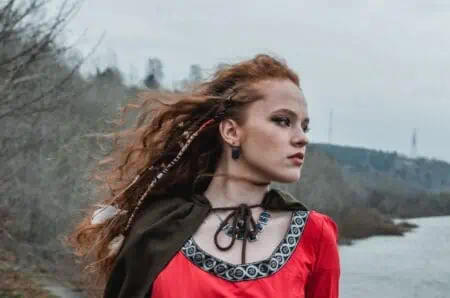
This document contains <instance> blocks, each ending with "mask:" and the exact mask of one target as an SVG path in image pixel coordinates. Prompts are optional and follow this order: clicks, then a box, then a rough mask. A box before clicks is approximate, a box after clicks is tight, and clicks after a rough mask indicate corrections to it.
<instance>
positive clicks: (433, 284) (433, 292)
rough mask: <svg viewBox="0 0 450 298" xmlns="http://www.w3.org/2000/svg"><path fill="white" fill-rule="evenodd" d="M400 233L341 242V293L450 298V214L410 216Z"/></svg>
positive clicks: (371, 296) (349, 296)
mask: <svg viewBox="0 0 450 298" xmlns="http://www.w3.org/2000/svg"><path fill="white" fill-rule="evenodd" d="M409 221H410V222H413V223H417V224H418V225H419V228H417V229H415V230H414V231H412V232H409V233H407V234H405V236H403V237H393V236H387V237H386V236H377V237H372V238H369V239H366V240H360V241H357V242H355V244H354V245H352V246H341V247H340V248H339V250H340V255H341V269H342V276H341V291H340V293H341V295H340V297H342V298H354V297H355V298H356V297H364V298H380V297H381V298H413V297H427V298H450V217H449V216H445V217H429V218H420V219H411V220H409Z"/></svg>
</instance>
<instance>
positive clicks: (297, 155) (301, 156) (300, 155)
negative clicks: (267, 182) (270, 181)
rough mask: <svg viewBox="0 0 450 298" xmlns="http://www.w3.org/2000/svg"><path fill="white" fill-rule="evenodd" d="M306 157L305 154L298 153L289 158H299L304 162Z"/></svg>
mask: <svg viewBox="0 0 450 298" xmlns="http://www.w3.org/2000/svg"><path fill="white" fill-rule="evenodd" d="M304 157H305V154H303V153H301V152H298V153H295V154H292V155H290V156H288V158H299V159H301V160H303V159H304Z"/></svg>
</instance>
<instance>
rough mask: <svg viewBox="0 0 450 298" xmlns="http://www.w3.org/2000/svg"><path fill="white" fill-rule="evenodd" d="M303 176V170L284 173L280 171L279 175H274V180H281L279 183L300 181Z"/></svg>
mask: <svg viewBox="0 0 450 298" xmlns="http://www.w3.org/2000/svg"><path fill="white" fill-rule="evenodd" d="M300 177H301V172H300V170H297V171H295V172H294V171H285V172H284V173H280V174H278V175H276V176H275V177H273V179H272V180H273V181H276V182H279V183H286V184H289V183H294V182H298V181H299V180H300Z"/></svg>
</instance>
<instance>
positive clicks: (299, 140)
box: [292, 128, 309, 147]
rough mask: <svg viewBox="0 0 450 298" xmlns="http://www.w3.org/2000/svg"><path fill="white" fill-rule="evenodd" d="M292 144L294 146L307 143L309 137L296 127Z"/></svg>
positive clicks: (301, 145)
mask: <svg viewBox="0 0 450 298" xmlns="http://www.w3.org/2000/svg"><path fill="white" fill-rule="evenodd" d="M292 144H293V145H294V146H295V147H304V146H306V145H308V144H309V138H308V136H307V135H306V133H305V132H304V131H303V129H302V128H300V129H298V130H297V132H296V134H295V135H294V136H293V137H292Z"/></svg>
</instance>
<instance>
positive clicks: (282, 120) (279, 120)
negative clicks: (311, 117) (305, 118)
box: [273, 116, 310, 133]
mask: <svg viewBox="0 0 450 298" xmlns="http://www.w3.org/2000/svg"><path fill="white" fill-rule="evenodd" d="M273 121H274V122H275V123H277V124H278V125H280V126H282V127H289V126H290V125H291V119H289V117H283V116H277V117H274V118H273ZM282 123H287V124H282ZM302 129H303V131H304V132H305V133H308V132H309V131H310V128H309V126H308V125H305V126H304V127H302Z"/></svg>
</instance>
